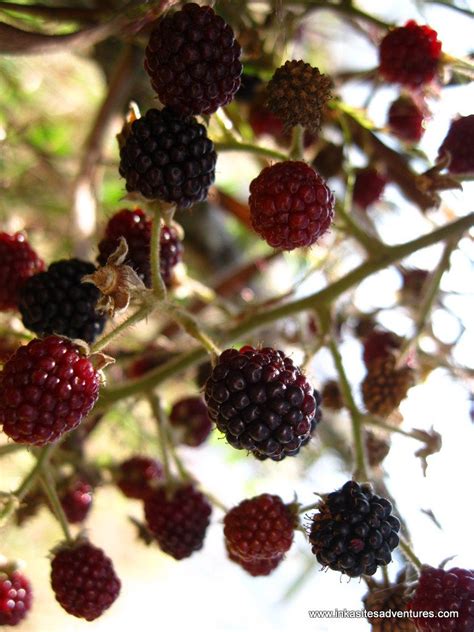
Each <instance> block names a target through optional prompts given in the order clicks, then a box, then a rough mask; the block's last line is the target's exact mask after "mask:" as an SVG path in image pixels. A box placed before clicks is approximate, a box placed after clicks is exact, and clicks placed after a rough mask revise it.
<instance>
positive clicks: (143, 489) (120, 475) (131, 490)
mask: <svg viewBox="0 0 474 632" xmlns="http://www.w3.org/2000/svg"><path fill="white" fill-rule="evenodd" d="M162 480H163V468H162V467H161V463H159V462H158V461H156V460H155V459H152V458H150V457H148V456H132V457H131V458H130V459H127V460H126V461H123V463H121V464H120V465H119V467H118V468H117V472H116V479H115V482H116V484H117V487H118V488H119V489H120V491H121V492H122V494H123V495H124V496H127V498H136V499H138V500H145V498H147V497H148V496H149V495H150V494H151V493H152V492H153V491H154V490H155V489H156V487H157V486H158V484H159V483H160V481H162Z"/></svg>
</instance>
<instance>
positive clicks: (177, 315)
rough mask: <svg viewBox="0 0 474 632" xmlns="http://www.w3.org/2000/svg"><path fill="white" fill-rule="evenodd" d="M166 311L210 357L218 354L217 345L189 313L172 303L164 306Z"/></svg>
mask: <svg viewBox="0 0 474 632" xmlns="http://www.w3.org/2000/svg"><path fill="white" fill-rule="evenodd" d="M166 311H167V313H168V314H170V316H171V317H172V318H174V319H175V320H176V321H177V322H178V323H179V324H180V325H181V327H182V328H183V329H184V331H185V332H186V333H188V334H189V335H190V336H192V337H193V338H194V339H195V340H197V341H198V342H199V343H200V344H201V345H202V346H203V347H204V348H205V349H206V351H207V352H208V353H210V354H211V356H212V357H215V356H218V355H219V354H220V353H221V350H220V349H219V347H218V346H217V345H216V344H215V343H214V342H213V341H212V340H211V338H210V337H209V336H208V335H207V334H205V333H204V332H203V331H202V330H201V329H200V328H199V326H198V324H197V322H196V321H195V320H194V318H193V317H192V316H191V314H189V313H188V312H186V311H185V310H184V309H181V308H180V307H178V306H176V305H172V304H168V305H167V306H166Z"/></svg>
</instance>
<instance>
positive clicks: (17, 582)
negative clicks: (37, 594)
mask: <svg viewBox="0 0 474 632" xmlns="http://www.w3.org/2000/svg"><path fill="white" fill-rule="evenodd" d="M32 600H33V591H32V589H31V584H30V582H29V581H28V579H27V578H26V577H25V575H24V574H23V573H22V572H21V571H20V570H18V568H16V566H15V565H14V564H8V563H7V564H2V563H1V562H0V626H15V625H18V623H20V621H22V620H23V619H24V618H25V617H26V616H27V614H28V611H29V610H30V608H31V603H32Z"/></svg>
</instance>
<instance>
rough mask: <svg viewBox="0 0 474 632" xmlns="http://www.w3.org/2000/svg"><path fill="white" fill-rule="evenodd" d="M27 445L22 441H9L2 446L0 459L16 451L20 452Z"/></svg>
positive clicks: (0, 447)
mask: <svg viewBox="0 0 474 632" xmlns="http://www.w3.org/2000/svg"><path fill="white" fill-rule="evenodd" d="M25 448H26V445H24V444H22V443H7V445H2V446H0V459H1V458H2V457H3V456H8V455H9V454H13V453H14V452H19V451H20V450H24V449H25Z"/></svg>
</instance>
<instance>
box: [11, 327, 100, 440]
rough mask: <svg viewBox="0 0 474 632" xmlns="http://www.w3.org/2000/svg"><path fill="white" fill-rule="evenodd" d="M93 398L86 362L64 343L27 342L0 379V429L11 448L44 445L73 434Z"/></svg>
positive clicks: (92, 375)
mask: <svg viewBox="0 0 474 632" xmlns="http://www.w3.org/2000/svg"><path fill="white" fill-rule="evenodd" d="M98 396H99V375H98V373H97V372H96V371H95V369H94V367H93V366H92V363H91V361H90V360H89V359H88V358H86V357H84V356H83V355H82V354H81V351H80V349H79V348H78V347H76V346H75V345H74V344H73V343H72V342H70V341H69V340H66V339H65V338H59V337H57V336H49V337H48V338H45V339H44V340H39V339H35V340H31V341H30V342H29V343H28V344H27V345H24V346H23V347H20V348H19V349H17V351H15V353H14V354H13V355H12V356H11V358H10V359H9V360H8V361H7V363H6V364H5V366H4V367H3V371H2V372H1V373H0V424H3V431H4V432H5V434H7V435H8V436H9V437H10V438H11V439H13V441H15V442H16V443H26V444H29V445H38V446H41V445H45V444H47V443H53V442H54V441H57V439H59V437H61V436H62V435H63V434H65V433H66V432H69V431H70V430H73V429H74V428H76V427H77V426H78V425H79V424H80V422H81V421H82V419H83V418H84V417H85V416H86V415H87V414H88V413H89V412H90V410H91V409H92V407H93V406H94V404H95V402H96V401H97V398H98Z"/></svg>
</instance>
